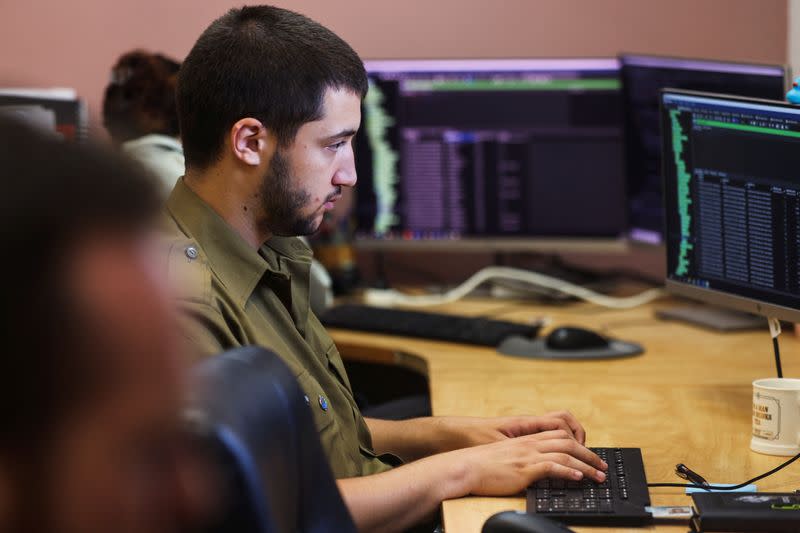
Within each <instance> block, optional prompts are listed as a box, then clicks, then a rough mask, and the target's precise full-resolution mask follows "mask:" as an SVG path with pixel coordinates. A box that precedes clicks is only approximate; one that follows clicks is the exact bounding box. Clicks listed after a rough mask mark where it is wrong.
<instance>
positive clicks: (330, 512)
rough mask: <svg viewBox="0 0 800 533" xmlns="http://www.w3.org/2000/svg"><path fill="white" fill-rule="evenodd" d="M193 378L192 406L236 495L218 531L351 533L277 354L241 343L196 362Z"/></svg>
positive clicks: (303, 407)
mask: <svg viewBox="0 0 800 533" xmlns="http://www.w3.org/2000/svg"><path fill="white" fill-rule="evenodd" d="M195 378H196V382H197V383H196V386H197V388H196V390H197V394H196V398H195V399H194V400H193V407H194V409H196V410H197V411H198V413H199V415H200V417H201V418H202V419H203V421H204V425H205V427H206V428H207V433H208V434H209V435H210V436H211V438H212V440H213V441H214V443H215V444H214V446H213V447H214V448H215V449H216V452H215V453H214V456H215V457H216V458H217V461H218V463H219V464H220V466H222V467H223V468H224V471H225V472H226V477H227V482H228V490H229V491H232V492H234V494H233V495H229V501H230V505H229V508H228V510H227V512H226V515H227V516H226V517H225V518H224V520H223V522H224V524H220V525H219V526H218V527H217V530H219V531H222V530H227V531H231V530H233V529H231V528H232V527H234V526H235V527H236V529H235V530H236V531H237V532H245V531H253V532H259V533H262V532H263V533H272V532H278V533H284V532H299V533H317V532H319V533H321V532H330V531H337V532H342V533H349V532H355V531H356V529H355V526H354V525H353V521H352V519H351V517H350V514H349V513H348V511H347V508H346V506H345V505H344V502H343V500H342V498H341V495H340V494H339V490H338V487H337V485H336V482H335V480H334V478H333V475H332V473H331V469H330V466H329V465H328V463H327V459H326V456H325V453H324V452H323V450H322V446H321V445H320V441H319V435H318V434H317V431H316V428H315V426H314V422H313V419H312V415H311V411H310V409H309V407H308V405H307V403H306V401H305V396H304V394H303V391H302V390H301V389H300V387H299V385H298V384H297V381H296V380H295V377H294V375H293V374H292V372H291V371H290V370H289V368H288V367H287V366H286V364H285V363H284V362H283V361H282V360H281V359H280V357H278V356H277V355H275V354H274V353H273V352H270V351H269V350H265V349H263V348H259V347H254V346H251V347H245V348H238V349H235V350H231V351H228V352H225V353H223V354H221V355H218V356H216V357H213V358H209V359H207V360H205V361H203V362H201V363H200V364H199V365H198V366H197V367H196V368H195ZM230 496H233V497H230Z"/></svg>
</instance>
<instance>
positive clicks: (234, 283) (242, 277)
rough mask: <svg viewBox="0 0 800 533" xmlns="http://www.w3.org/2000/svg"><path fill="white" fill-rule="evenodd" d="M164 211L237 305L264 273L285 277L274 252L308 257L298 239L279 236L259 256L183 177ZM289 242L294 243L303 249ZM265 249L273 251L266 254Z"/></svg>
mask: <svg viewBox="0 0 800 533" xmlns="http://www.w3.org/2000/svg"><path fill="white" fill-rule="evenodd" d="M166 209H167V212H168V213H169V214H170V215H171V216H172V218H173V219H174V220H175V222H176V223H177V225H178V227H179V228H180V229H181V231H183V232H184V233H186V234H187V236H189V237H191V238H193V239H194V240H195V241H197V244H198V245H199V246H200V248H201V250H202V251H203V253H204V254H205V255H206V258H207V259H208V264H209V267H210V268H211V270H212V271H213V272H214V274H216V276H217V277H218V278H219V280H220V281H221V283H222V284H223V285H224V286H225V287H226V289H228V290H229V291H231V294H232V296H234V297H235V298H236V299H237V301H238V302H239V303H240V304H241V305H244V303H245V302H247V300H248V299H249V298H250V295H251V294H252V293H253V290H254V289H255V287H256V285H257V284H258V282H259V281H260V280H261V278H262V277H263V276H264V273H265V272H272V273H274V274H277V275H279V276H283V277H286V276H287V274H288V273H287V272H284V271H283V268H282V265H281V264H280V263H281V262H280V260H279V259H278V257H276V256H275V252H277V253H278V254H281V255H286V256H289V257H290V258H295V257H297V258H300V256H303V255H308V256H310V250H308V248H307V247H306V246H305V245H303V244H302V243H301V242H300V241H299V240H298V239H292V238H283V237H273V238H272V239H270V240H269V241H268V242H267V243H266V244H265V245H264V246H262V247H261V251H262V254H263V255H261V254H259V252H258V251H257V250H254V249H253V248H252V247H250V245H249V244H247V242H245V240H244V239H242V237H241V236H239V234H238V233H236V231H235V230H234V229H233V228H231V227H230V226H229V225H228V224H227V223H226V222H225V221H224V220H223V219H222V217H220V216H219V215H218V214H217V213H216V212H215V211H214V210H213V209H212V208H211V207H210V206H209V205H208V204H206V203H205V202H204V201H203V200H202V199H201V198H200V197H199V196H197V195H196V194H195V193H194V191H192V190H191V189H189V187H187V186H186V184H185V183H184V181H183V178H180V179H179V180H178V182H177V183H176V184H175V188H174V189H173V190H172V194H170V196H169V199H167V204H166ZM291 241H296V242H297V243H298V244H299V245H300V247H302V248H303V250H301V249H298V248H297V247H296V246H295V244H294V243H293V242H291ZM267 248H269V249H271V250H274V251H275V252H272V253H270V251H269V250H268V249H267ZM264 252H266V253H264Z"/></svg>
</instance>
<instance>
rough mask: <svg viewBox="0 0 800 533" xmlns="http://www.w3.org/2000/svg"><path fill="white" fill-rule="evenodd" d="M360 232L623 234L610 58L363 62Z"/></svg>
mask: <svg viewBox="0 0 800 533" xmlns="http://www.w3.org/2000/svg"><path fill="white" fill-rule="evenodd" d="M365 65H366V68H367V71H368V74H369V92H368V94H367V96H366V98H365V100H364V115H363V123H362V127H361V132H360V133H359V135H358V137H357V138H356V161H357V169H358V175H359V183H358V186H357V188H356V195H357V202H356V206H357V207H356V219H357V235H358V236H359V238H360V239H361V243H362V245H363V242H364V239H369V240H372V241H373V242H375V241H376V240H377V241H382V242H384V243H387V242H388V243H406V244H407V243H409V242H423V241H425V242H432V243H433V246H434V247H440V246H442V245H443V244H447V243H451V244H452V243H456V242H460V243H464V242H466V241H471V242H476V240H477V242H479V243H481V244H479V246H484V244H486V245H488V246H490V247H494V246H499V247H502V246H504V245H508V246H512V245H516V246H519V247H521V248H525V247H526V246H528V245H529V244H531V242H532V241H533V240H535V239H538V238H544V239H548V238H549V239H551V241H550V242H551V243H552V242H555V240H557V239H559V238H560V239H561V241H559V242H564V241H569V240H570V239H580V238H590V239H598V238H600V239H607V240H608V241H609V242H619V238H620V237H621V236H622V235H624V233H625V190H624V187H625V184H624V170H623V154H622V143H623V133H622V109H621V101H622V98H621V93H620V81H619V64H618V61H617V60H616V59H520V60H517V59H513V60H512V59H504V60H484V59H475V60H385V61H367V62H365Z"/></svg>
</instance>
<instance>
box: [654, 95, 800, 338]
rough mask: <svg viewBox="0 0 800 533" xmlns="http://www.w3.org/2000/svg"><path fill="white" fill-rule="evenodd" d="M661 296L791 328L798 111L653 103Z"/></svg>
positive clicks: (741, 104)
mask: <svg viewBox="0 0 800 533" xmlns="http://www.w3.org/2000/svg"><path fill="white" fill-rule="evenodd" d="M660 99H661V124H662V133H663V135H662V138H663V154H664V159H663V164H664V171H663V172H664V193H665V194H664V196H665V206H666V239H665V240H666V249H667V281H666V285H667V287H668V288H669V289H670V290H671V291H673V292H674V293H676V294H679V295H683V296H687V297H690V298H695V299H700V300H703V301H705V302H708V303H711V304H715V305H722V306H725V307H728V308H732V309H737V310H740V311H746V312H750V313H756V314H759V315H764V316H770V317H775V318H779V319H782V320H789V321H794V322H800V108H797V107H793V106H791V105H789V104H785V103H782V102H775V101H769V100H759V99H749V98H742V97H735V96H723V95H714V94H711V93H700V92H691V91H679V90H665V91H664V92H662V93H661V98H660Z"/></svg>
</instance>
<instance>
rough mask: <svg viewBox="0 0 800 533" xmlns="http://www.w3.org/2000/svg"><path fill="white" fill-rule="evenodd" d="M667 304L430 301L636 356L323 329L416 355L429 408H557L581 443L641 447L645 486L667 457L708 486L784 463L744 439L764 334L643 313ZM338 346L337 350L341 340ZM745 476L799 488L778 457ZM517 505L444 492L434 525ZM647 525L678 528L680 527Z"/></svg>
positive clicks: (656, 498)
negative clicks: (573, 419) (523, 355)
mask: <svg viewBox="0 0 800 533" xmlns="http://www.w3.org/2000/svg"><path fill="white" fill-rule="evenodd" d="M671 305H675V302H673V301H670V300H662V301H660V302H657V303H655V304H652V305H649V306H645V307H641V308H638V309H635V310H629V311H615V310H606V309H601V308H598V307H595V306H590V305H584V304H575V305H570V306H562V307H536V306H530V305H523V304H519V305H517V306H509V304H508V303H507V302H506V303H502V302H497V301H491V300H465V301H462V302H459V303H457V304H451V305H449V306H442V307H440V308H436V310H437V311H442V312H454V313H455V312H457V313H459V314H464V315H479V314H484V313H485V314H493V313H499V314H500V316H499V318H502V319H504V320H513V321H526V320H531V319H533V318H537V317H541V316H547V317H550V318H552V320H553V324H556V325H565V324H573V325H579V326H584V327H590V328H594V329H596V330H598V331H604V332H606V333H607V334H609V335H611V336H613V337H616V338H620V339H624V340H630V341H635V342H640V343H642V344H643V345H644V346H645V348H646V352H645V354H644V355H642V356H639V357H635V358H632V359H617V360H607V361H540V360H527V359H520V358H514V357H508V356H504V355H500V354H498V353H496V352H495V351H494V350H492V349H487V348H480V347H474V346H462V345H455V344H448V343H440V342H430V341H423V340H416V339H408V338H400V337H387V336H382V335H373V334H367V333H357V332H351V331H343V330H332V331H331V333H332V335H333V337H334V339H335V340H336V341H337V343H339V344H340V345H343V346H347V347H349V348H351V349H353V350H355V352H361V353H367V352H368V351H369V349H376V348H382V349H387V350H402V351H403V352H405V353H406V354H410V357H408V356H400V360H402V361H403V362H404V363H406V364H408V363H410V364H412V365H413V364H414V362H415V361H416V362H418V363H419V362H424V364H425V365H426V366H427V372H428V376H429V379H430V388H431V401H432V407H433V413H434V414H435V415H468V416H506V415H517V414H539V413H543V412H546V411H553V410H558V409H565V408H566V409H569V410H570V411H572V412H573V413H574V414H575V415H576V416H577V417H578V419H579V420H580V421H581V422H582V423H583V425H584V427H585V428H586V430H587V435H588V438H587V441H588V442H587V444H588V445H589V446H629V447H638V448H642V453H643V456H644V463H645V468H646V471H647V479H648V481H649V482H651V483H654V482H680V481H681V480H680V479H678V478H677V477H676V476H675V475H674V473H673V472H674V468H675V464H676V463H686V464H687V465H688V466H689V467H690V468H692V469H694V470H695V471H697V472H699V473H700V474H701V475H703V476H704V477H705V478H706V479H708V480H709V481H710V482H712V483H713V482H717V483H739V482H741V481H744V480H746V479H749V478H752V477H754V476H756V475H758V474H760V473H763V472H765V471H767V470H769V469H771V468H774V467H775V466H777V465H778V464H780V463H781V462H783V461H785V460H786V458H780V457H772V456H767V455H761V454H757V453H755V452H752V451H750V448H749V443H750V427H751V416H750V412H751V396H752V385H751V383H752V381H753V380H754V379H759V378H764V377H771V376H774V374H775V367H774V358H773V354H772V343H771V342H770V337H769V333H768V332H767V331H766V330H765V331H762V332H748V333H727V334H721V333H712V332H708V331H706V330H702V329H699V328H696V327H693V326H689V325H684V324H680V323H674V322H663V321H660V320H657V319H655V318H654V317H653V311H654V309H656V308H658V307H667V306H671ZM798 347H800V342H798V340H797V339H796V338H794V335H792V334H791V333H790V332H787V333H786V334H784V335H782V336H781V353H782V354H783V360H782V362H783V371H784V374H785V375H787V376H798V374H800V362H798V361H797V360H796V355H795V354H796V353H797V352H798ZM343 353H344V355H345V356H347V353H348V349H344V350H343ZM385 353H389V352H388V351H385ZM414 356H417V357H419V358H420V360H417V359H415V357H414ZM757 485H758V489H759V490H760V491H793V490H795V489H797V488H800V471H799V470H798V468H797V467H794V466H790V467H788V468H787V469H785V470H783V471H781V472H779V473H777V474H775V475H774V476H771V477H769V478H767V479H764V480H762V481H761V482H759V483H758V484H757ZM650 496H651V500H652V503H653V504H654V505H690V504H691V498H689V497H688V496H686V495H684V494H683V493H682V489H679V488H655V489H650ZM524 508H525V500H524V498H523V497H522V496H519V497H512V498H477V497H467V498H461V499H458V500H450V501H447V502H444V504H443V515H444V525H445V529H446V531H448V532H451V533H479V532H480V530H481V527H482V525H483V523H484V521H485V520H486V519H487V518H488V517H489V516H491V515H492V514H494V513H496V512H500V511H503V510H509V509H519V510H522V509H524ZM573 529H575V530H576V531H592V532H597V533H600V532H605V531H642V529H641V528H637V529H620V528H614V529H600V528H581V527H578V526H573ZM648 530H652V531H655V530H657V531H670V532H672V531H674V532H678V531H681V532H684V531H686V526H685V525H682V526H657V527H656V526H654V527H650V528H648Z"/></svg>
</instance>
